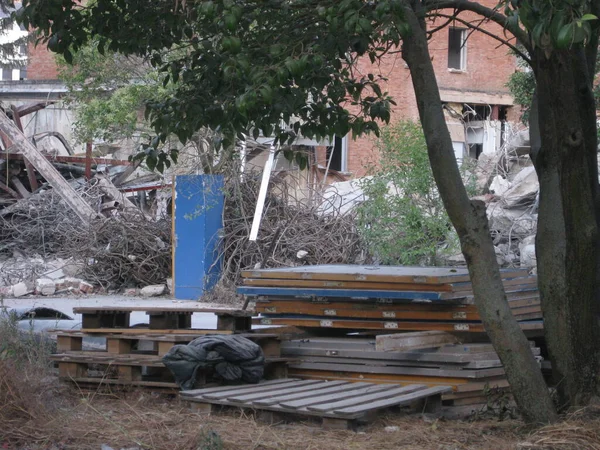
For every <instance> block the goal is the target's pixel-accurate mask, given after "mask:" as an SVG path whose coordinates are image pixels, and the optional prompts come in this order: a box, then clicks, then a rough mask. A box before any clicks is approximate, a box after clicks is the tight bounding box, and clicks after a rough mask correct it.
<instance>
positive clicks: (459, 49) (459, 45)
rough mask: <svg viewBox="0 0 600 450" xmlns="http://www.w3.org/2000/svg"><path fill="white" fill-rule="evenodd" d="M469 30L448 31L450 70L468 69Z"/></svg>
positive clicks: (454, 29)
mask: <svg viewBox="0 0 600 450" xmlns="http://www.w3.org/2000/svg"><path fill="white" fill-rule="evenodd" d="M466 39H467V30H465V29H464V28H453V27H452V28H449V29H448V69H455V70H466V69H467V42H466Z"/></svg>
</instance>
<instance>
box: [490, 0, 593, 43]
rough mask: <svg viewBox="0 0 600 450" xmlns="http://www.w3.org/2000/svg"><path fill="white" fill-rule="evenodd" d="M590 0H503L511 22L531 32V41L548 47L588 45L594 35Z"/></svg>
mask: <svg viewBox="0 0 600 450" xmlns="http://www.w3.org/2000/svg"><path fill="white" fill-rule="evenodd" d="M591 3H592V2H591V1H590V0H557V1H554V2H552V3H551V4H549V3H548V1H547V0H503V1H502V2H501V5H503V6H504V14H505V15H506V16H507V17H508V20H509V23H510V24H511V25H512V26H519V27H523V28H524V29H525V30H527V31H528V32H529V35H530V38H531V42H532V44H533V45H534V46H539V47H541V48H543V49H544V50H546V51H548V52H549V51H551V49H565V48H570V47H573V46H577V45H586V44H587V43H588V42H589V41H590V39H591V37H592V33H593V31H592V24H591V23H592V22H593V21H596V20H598V18H597V17H596V16H595V15H593V14H591V13H590V10H591Z"/></svg>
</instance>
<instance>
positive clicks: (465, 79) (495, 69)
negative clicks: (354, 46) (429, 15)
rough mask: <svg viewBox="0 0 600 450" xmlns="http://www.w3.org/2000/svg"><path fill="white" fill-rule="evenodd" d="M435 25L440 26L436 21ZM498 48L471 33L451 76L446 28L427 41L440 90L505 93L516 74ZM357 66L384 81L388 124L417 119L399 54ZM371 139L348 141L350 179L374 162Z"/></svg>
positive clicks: (494, 28)
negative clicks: (389, 104)
mask: <svg viewBox="0 0 600 450" xmlns="http://www.w3.org/2000/svg"><path fill="white" fill-rule="evenodd" d="M479 3H483V4H486V5H487V6H490V7H494V6H495V5H496V4H497V0H481V1H480V2H479ZM449 13H450V14H451V13H452V12H451V11H449ZM460 17H461V18H462V19H464V20H475V19H477V17H478V16H476V15H475V14H473V13H467V12H465V13H462V14H461V15H460ZM439 23H441V22H439V21H438V24H439ZM435 26H436V23H433V24H429V27H430V29H431V28H434V27H435ZM455 26H456V27H459V28H464V26H462V25H461V24H460V23H456V25H455ZM482 28H483V29H485V30H487V31H490V32H492V33H494V34H497V35H499V36H502V28H501V27H499V26H498V25H495V24H492V23H485V24H483V25H482ZM467 33H468V32H467ZM498 45H499V42H498V41H496V40H495V39H493V38H491V37H489V36H486V35H484V34H483V33H478V32H475V33H472V34H471V35H470V36H469V37H468V40H467V63H466V71H465V72H460V73H453V72H451V71H449V70H448V28H444V29H442V30H440V31H439V32H437V33H436V34H435V35H434V36H433V38H432V39H431V41H430V44H429V51H430V54H431V58H432V61H433V66H434V69H435V72H436V77H437V80H438V85H439V87H440V89H452V90H460V91H469V92H487V93H508V89H507V88H506V87H505V84H506V82H507V81H508V78H509V76H510V74H512V73H513V72H514V71H515V70H516V59H515V57H514V56H513V55H510V54H509V52H508V48H507V47H505V46H501V47H498ZM359 66H360V72H361V73H363V74H366V73H369V72H371V73H375V74H381V75H383V76H385V77H386V78H388V82H387V84H386V86H385V90H387V91H388V92H389V93H390V95H391V96H392V97H393V98H394V100H395V101H396V103H397V106H395V107H394V109H393V115H392V122H394V121H397V120H399V119H405V118H410V119H418V117H419V114H418V111H417V105H416V101H415V95H414V90H413V86H412V81H411V77H410V73H409V70H408V68H406V66H405V63H404V60H403V59H402V57H401V55H400V53H395V54H392V55H388V56H386V57H385V58H384V60H383V61H382V62H381V64H380V66H379V67H374V66H372V65H371V64H370V62H369V61H368V60H367V59H365V60H362V61H360V64H359ZM511 109H514V108H509V119H513V118H515V117H518V114H515V113H514V112H513V111H510V110H511ZM374 139H375V138H374V137H370V138H369V137H367V138H360V139H358V140H356V141H353V140H350V142H349V144H348V170H349V171H350V172H352V173H353V175H354V176H362V175H364V174H365V173H366V169H365V161H373V160H376V159H377V153H376V150H375V148H374V145H373V141H374Z"/></svg>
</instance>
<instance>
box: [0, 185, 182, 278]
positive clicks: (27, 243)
mask: <svg viewBox="0 0 600 450" xmlns="http://www.w3.org/2000/svg"><path fill="white" fill-rule="evenodd" d="M74 187H75V188H76V190H77V192H78V194H79V195H80V196H81V197H82V198H83V199H84V200H85V201H86V202H87V203H88V204H89V205H90V206H92V208H93V209H94V210H95V211H98V212H99V211H100V210H101V208H102V203H103V197H104V196H105V192H104V191H103V190H102V187H101V186H100V185H99V184H95V183H93V182H91V183H86V182H84V181H79V180H78V185H77V186H74ZM170 227H171V224H170V221H169V220H168V219H163V220H159V221H151V220H149V219H147V218H146V217H145V216H144V215H143V214H142V213H141V212H140V211H139V210H133V209H127V210H124V211H120V212H118V213H117V214H114V215H111V216H110V217H108V218H103V219H102V218H97V219H94V220H92V221H90V223H89V224H88V225H84V224H83V223H82V222H81V221H80V220H79V218H78V217H77V216H76V215H75V213H74V212H73V211H72V210H71V209H70V208H69V207H68V206H67V205H66V203H65V202H64V200H63V199H62V198H61V197H60V196H59V195H58V194H57V193H56V191H54V190H53V189H50V190H47V191H43V192H40V193H38V194H35V195H32V196H31V197H29V198H28V199H24V200H21V201H19V202H17V203H15V204H14V205H12V206H10V207H8V208H5V209H4V210H2V211H1V212H0V243H1V244H0V254H2V253H4V254H8V255H11V254H14V253H17V254H21V255H23V256H25V257H31V256H38V255H39V256H41V257H42V258H44V259H46V258H50V257H59V258H72V259H73V260H75V261H78V262H80V263H82V273H81V275H82V276H83V277H85V278H86V280H88V281H90V282H93V283H95V284H98V285H100V286H102V287H104V288H106V289H110V288H117V287H122V286H127V285H132V286H135V285H147V284H156V283H164V281H165V279H166V278H167V277H169V276H170V271H171V250H170V241H171V232H170V229H171V228H170Z"/></svg>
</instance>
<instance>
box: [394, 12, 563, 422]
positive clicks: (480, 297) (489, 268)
mask: <svg viewBox="0 0 600 450" xmlns="http://www.w3.org/2000/svg"><path fill="white" fill-rule="evenodd" d="M411 5H412V7H406V8H405V10H406V14H405V17H404V19H405V20H406V21H407V22H408V24H409V26H410V30H411V31H410V33H407V34H406V35H405V36H403V46H402V52H403V58H404V60H405V61H406V63H407V64H408V67H409V69H410V73H411V77H412V82H413V86H414V90H415V95H416V98H417V106H418V109H419V116H420V118H421V123H422V126H423V131H424V133H425V139H426V141H427V148H428V154H429V160H430V163H431V168H432V170H433V175H434V178H435V181H436V184H437V186H438V189H439V192H440V195H441V197H442V200H443V202H444V206H445V207H446V210H447V211H448V215H449V217H450V220H451V221H452V223H453V225H454V227H455V228H456V231H457V233H458V236H459V238H460V242H461V247H462V251H463V254H464V256H465V259H466V261H467V264H468V268H469V274H470V276H471V280H472V283H473V291H474V294H475V303H476V305H477V308H478V310H479V314H480V316H481V320H482V322H483V325H484V326H485V329H486V331H487V333H488V335H489V337H490V340H491V341H492V344H493V346H494V349H495V350H496V352H497V353H498V355H499V357H500V360H501V361H502V364H503V365H504V369H505V371H506V376H507V378H508V381H509V383H510V385H511V391H512V393H513V396H514V398H515V401H516V402H517V405H518V407H519V409H520V411H521V413H522V415H523V418H524V419H525V420H526V421H528V422H534V423H547V422H551V421H553V420H555V419H556V412H555V409H554V405H553V404H552V401H551V399H550V395H549V392H548V389H547V387H546V384H545V382H544V379H543V377H542V374H541V371H540V368H539V366H538V364H537V362H536V361H535V358H534V357H533V355H532V353H531V349H530V347H529V344H528V342H527V339H526V338H525V335H524V334H523V332H522V331H521V329H520V327H519V325H518V323H517V321H516V320H515V318H514V316H513V315H512V313H511V310H510V308H509V306H508V302H507V300H506V295H505V292H504V287H503V285H502V279H501V277H500V271H499V268H498V264H497V262H496V255H495V252H494V248H493V244H492V240H491V237H490V232H489V227H488V221H487V216H486V211H485V206H484V204H483V203H482V202H477V201H473V202H472V201H470V200H469V197H468V195H467V192H466V190H465V187H464V185H463V182H462V179H461V177H460V172H459V169H458V164H457V162H456V158H455V156H454V150H453V147H452V141H451V138H450V134H449V132H448V128H447V126H446V120H445V117H444V112H443V110H442V103H441V99H440V94H439V90H438V85H437V81H436V78H435V73H434V69H433V65H432V63H431V58H430V55H429V49H428V42H427V37H426V33H425V23H424V21H423V20H422V17H423V14H422V13H423V11H422V10H420V9H419V8H420V7H421V3H420V2H418V1H413V2H411Z"/></svg>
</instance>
